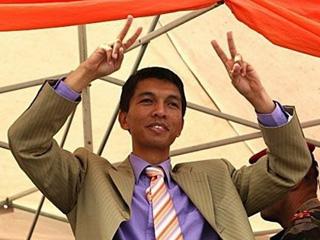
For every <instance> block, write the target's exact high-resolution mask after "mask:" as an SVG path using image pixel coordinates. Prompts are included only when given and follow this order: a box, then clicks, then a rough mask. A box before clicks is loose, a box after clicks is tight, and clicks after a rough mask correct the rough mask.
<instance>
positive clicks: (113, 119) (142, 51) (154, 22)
mask: <svg viewBox="0 0 320 240" xmlns="http://www.w3.org/2000/svg"><path fill="white" fill-rule="evenodd" d="M159 18H160V15H159V16H155V17H154V18H153V20H152V22H151V24H150V28H149V31H148V32H149V33H150V32H153V31H154V29H155V28H156V26H157V23H158V21H159ZM148 44H149V43H148V42H147V43H144V44H143V45H142V46H141V48H140V51H139V54H138V57H137V59H136V61H135V63H134V65H133V67H132V70H131V74H133V73H135V72H136V71H137V69H138V68H139V65H140V63H141V60H142V58H143V56H144V54H145V52H146V50H147V47H148ZM131 74H130V75H131ZM119 108H120V105H119V102H118V104H117V106H116V108H115V111H114V112H113V115H112V117H111V121H110V123H109V125H108V128H107V130H106V133H105V135H104V136H103V139H102V141H101V144H100V146H99V149H98V152H97V154H98V155H99V156H100V155H101V154H102V152H103V149H104V147H105V145H106V143H107V141H108V139H109V136H110V134H111V131H112V129H113V127H114V124H115V122H116V120H117V117H118V112H119Z"/></svg>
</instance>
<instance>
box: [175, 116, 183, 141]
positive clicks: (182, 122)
mask: <svg viewBox="0 0 320 240" xmlns="http://www.w3.org/2000/svg"><path fill="white" fill-rule="evenodd" d="M181 121H182V122H181V128H180V131H179V133H178V134H177V137H179V136H180V135H181V132H182V129H183V126H184V118H182V120H181Z"/></svg>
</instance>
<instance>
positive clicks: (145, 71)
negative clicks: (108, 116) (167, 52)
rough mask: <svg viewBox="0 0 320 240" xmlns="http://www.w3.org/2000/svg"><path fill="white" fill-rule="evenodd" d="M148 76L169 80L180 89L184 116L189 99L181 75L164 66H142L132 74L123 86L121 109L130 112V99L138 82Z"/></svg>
mask: <svg viewBox="0 0 320 240" xmlns="http://www.w3.org/2000/svg"><path fill="white" fill-rule="evenodd" d="M147 78H157V79H159V80H163V81H168V82H170V83H173V84H174V85H175V86H176V87H177V88H178V90H179V92H180V95H181V107H182V109H181V111H182V117H183V116H184V114H185V112H186V107H187V101H186V96H185V93H184V87H183V82H182V80H181V79H180V77H179V76H178V75H177V74H175V73H174V72H172V71H171V70H169V69H167V68H163V67H147V68H142V69H140V70H138V71H137V72H135V73H134V74H132V75H131V76H130V77H129V78H128V80H127V81H126V82H125V84H124V85H123V86H122V92H121V97H120V111H122V112H128V111H129V105H130V100H131V98H132V96H133V95H134V92H135V89H136V87H137V84H138V83H139V82H140V81H142V80H144V79H147Z"/></svg>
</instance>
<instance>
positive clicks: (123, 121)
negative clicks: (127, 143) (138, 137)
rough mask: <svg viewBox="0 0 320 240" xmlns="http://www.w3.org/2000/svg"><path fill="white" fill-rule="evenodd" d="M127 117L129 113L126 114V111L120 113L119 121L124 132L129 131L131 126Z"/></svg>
mask: <svg viewBox="0 0 320 240" xmlns="http://www.w3.org/2000/svg"><path fill="white" fill-rule="evenodd" d="M127 115H128V113H127V112H124V111H120V112H119V114H118V121H119V123H120V126H121V128H122V129H124V130H129V125H128V122H127Z"/></svg>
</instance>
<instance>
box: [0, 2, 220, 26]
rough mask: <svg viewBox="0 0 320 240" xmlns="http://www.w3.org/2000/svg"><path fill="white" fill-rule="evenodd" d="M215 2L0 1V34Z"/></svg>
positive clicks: (179, 8)
mask: <svg viewBox="0 0 320 240" xmlns="http://www.w3.org/2000/svg"><path fill="white" fill-rule="evenodd" d="M216 2H217V0H183V1H176V0H76V1H72V0H67V1H63V0H26V1H24V0H0V31H12V30H26V29H37V28H48V27H61V26H70V25H80V24H86V23H94V22H102V21H109V20H117V19H125V18H126V17H127V15H128V14H131V15H132V16H134V17H141V16H152V15H158V14H162V13H168V12H175V11H181V10H192V9H199V8H204V7H208V6H210V5H213V4H215V3H216Z"/></svg>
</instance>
